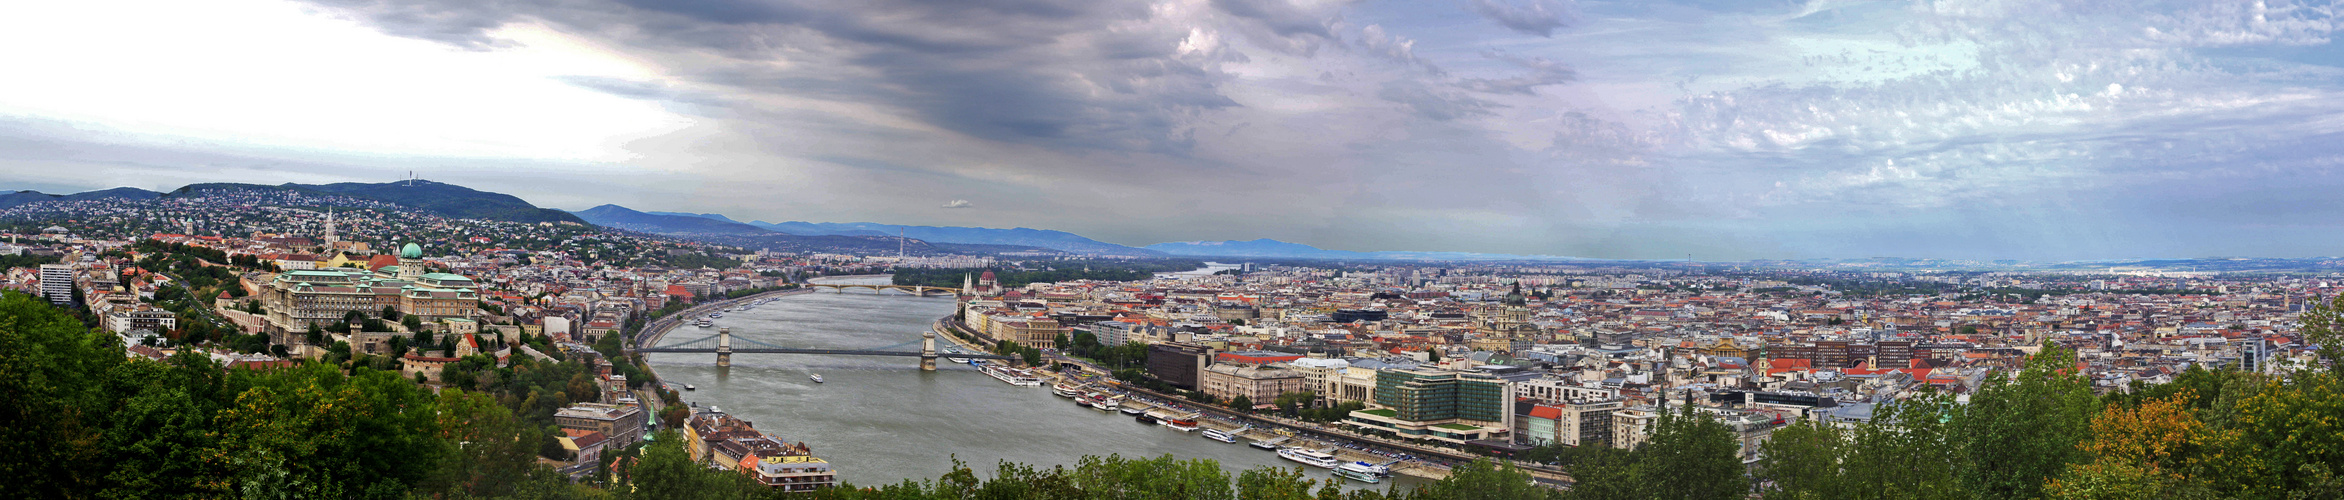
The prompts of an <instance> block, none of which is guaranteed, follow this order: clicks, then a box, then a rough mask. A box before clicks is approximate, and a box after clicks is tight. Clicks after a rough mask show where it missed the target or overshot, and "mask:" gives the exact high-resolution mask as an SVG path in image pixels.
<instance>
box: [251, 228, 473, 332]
mask: <svg viewBox="0 0 2344 500" xmlns="http://www.w3.org/2000/svg"><path fill="white" fill-rule="evenodd" d="M260 295H261V296H260V299H261V304H262V305H263V306H265V307H267V309H268V331H269V336H270V340H271V341H272V342H275V343H278V344H284V345H288V346H297V345H305V344H307V343H308V339H307V338H306V336H305V335H303V334H304V333H305V332H307V331H309V325H320V326H323V325H327V324H332V323H338V322H341V321H342V318H343V317H345V316H347V315H348V314H349V313H350V312H352V311H357V312H359V313H361V314H365V315H366V316H367V317H369V318H373V317H377V316H380V315H381V314H382V310H383V308H386V307H388V308H392V309H395V310H397V311H399V313H400V314H408V315H416V316H420V317H421V318H422V319H423V320H424V322H426V323H432V322H438V321H440V320H444V319H451V318H455V319H472V318H476V317H478V316H480V307H479V301H480V287H479V284H478V283H475V282H474V281H473V280H472V278H468V277H465V276H463V275H458V274H448V273H431V272H425V269H424V262H423V247H421V246H419V245H416V244H414V243H408V244H407V246H406V247H405V248H401V249H399V264H398V265H395V266H383V267H381V268H378V269H375V270H373V271H367V270H364V269H358V268H327V269H310V270H299V271H288V272H284V273H280V274H278V275H277V276H276V278H275V279H273V280H270V282H269V284H268V287H267V289H265V290H263V291H262V292H261V294H260ZM355 340H356V339H353V343H357V342H356V341H355ZM366 350H367V351H369V352H373V351H374V350H375V349H374V348H366Z"/></svg>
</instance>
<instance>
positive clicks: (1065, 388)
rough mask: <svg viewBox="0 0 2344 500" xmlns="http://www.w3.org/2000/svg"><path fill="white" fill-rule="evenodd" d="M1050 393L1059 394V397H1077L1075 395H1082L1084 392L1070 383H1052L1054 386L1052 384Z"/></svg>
mask: <svg viewBox="0 0 2344 500" xmlns="http://www.w3.org/2000/svg"><path fill="white" fill-rule="evenodd" d="M1050 395H1052V396H1058V397H1062V398H1071V397H1075V396H1080V395H1082V392H1080V391H1079V390H1077V389H1075V387H1074V386H1070V385H1066V384H1057V385H1052V386H1050Z"/></svg>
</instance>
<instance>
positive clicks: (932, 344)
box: [920, 329, 936, 372]
mask: <svg viewBox="0 0 2344 500" xmlns="http://www.w3.org/2000/svg"><path fill="white" fill-rule="evenodd" d="M920 371H930V372H932V371H936V330H934V329H930V330H928V332H927V333H922V334H920Z"/></svg>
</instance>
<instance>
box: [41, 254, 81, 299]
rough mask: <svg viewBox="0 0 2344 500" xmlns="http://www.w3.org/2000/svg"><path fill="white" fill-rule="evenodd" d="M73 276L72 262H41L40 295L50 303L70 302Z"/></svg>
mask: <svg viewBox="0 0 2344 500" xmlns="http://www.w3.org/2000/svg"><path fill="white" fill-rule="evenodd" d="M73 277H74V269H73V265H72V264H41V297H42V298H45V299H49V303H51V304H58V305H70V304H72V303H73V286H74V285H73Z"/></svg>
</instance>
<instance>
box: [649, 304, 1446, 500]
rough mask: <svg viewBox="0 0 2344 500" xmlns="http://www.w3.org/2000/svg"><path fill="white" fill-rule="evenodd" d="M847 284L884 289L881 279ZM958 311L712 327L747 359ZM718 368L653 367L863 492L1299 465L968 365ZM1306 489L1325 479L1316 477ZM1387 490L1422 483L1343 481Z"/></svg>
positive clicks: (810, 312) (902, 330) (873, 309)
mask: <svg viewBox="0 0 2344 500" xmlns="http://www.w3.org/2000/svg"><path fill="white" fill-rule="evenodd" d="M850 282H867V283H884V282H886V278H862V279H857V280H853V281H850ZM953 304H954V301H953V299H952V298H949V297H930V298H916V297H910V296H907V295H902V294H894V293H890V294H888V295H876V294H872V293H869V292H865V291H861V290H856V291H850V292H848V293H845V294H838V293H830V292H816V293H810V294H804V295H796V296H790V297H785V298H782V299H780V300H776V301H774V302H773V303H770V304H766V305H763V306H758V307H757V308H755V309H751V310H747V311H740V312H731V313H725V315H724V317H723V318H720V319H717V320H716V324H717V326H724V327H731V328H732V331H733V335H734V336H735V339H734V343H733V345H734V347H743V346H744V343H743V342H740V340H741V339H754V340H756V341H759V342H764V343H768V344H773V345H779V346H784V347H806V348H828V349H870V348H878V347H886V346H892V345H897V344H902V343H905V342H914V341H918V340H919V339H920V334H921V332H924V331H926V330H927V328H928V325H929V323H930V322H932V321H934V320H935V319H936V318H939V317H943V316H944V315H947V314H951V313H952V309H953ZM715 333H716V332H715V329H714V328H710V329H699V328H693V327H691V326H683V327H681V328H680V329H679V330H677V331H675V332H673V333H670V334H668V336H667V338H666V340H665V342H666V343H678V342H684V341H689V340H693V339H697V338H700V337H703V336H706V335H713V334H715ZM938 342H939V343H943V342H944V341H943V340H938ZM895 349H896V350H918V349H919V346H918V345H917V344H914V345H911V346H907V347H897V348H895ZM715 360H716V355H714V354H652V355H650V363H651V364H652V365H653V367H654V369H655V370H657V371H658V372H659V375H660V376H661V377H663V378H665V379H666V380H667V381H668V382H671V383H684V384H692V385H694V386H698V388H699V390H697V391H692V392H685V393H684V399H685V400H686V401H692V402H697V403H699V404H701V405H715V406H717V407H718V408H722V409H723V410H724V411H726V412H728V413H731V414H733V415H734V416H737V417H740V418H742V419H746V420H748V421H750V422H753V423H755V424H756V425H757V428H758V429H759V430H763V431H765V432H767V433H770V434H774V435H777V436H779V437H781V438H782V439H784V440H787V441H804V442H805V443H806V444H807V445H808V446H810V447H812V448H813V449H814V454H815V455H817V456H820V457H822V458H824V459H826V460H829V461H830V462H831V464H832V465H833V466H835V467H837V468H838V471H839V479H841V480H843V481H846V482H850V483H854V484H858V485H872V486H875V485H881V484H891V483H896V482H901V481H902V480H904V479H920V480H930V479H935V478H936V477H938V476H941V475H943V474H944V473H945V472H948V471H949V469H950V467H951V463H952V458H953V457H954V456H958V457H959V458H960V459H961V460H962V461H964V462H968V464H969V465H970V466H971V467H972V468H974V469H976V470H977V472H978V474H979V475H980V476H984V477H991V476H992V470H993V465H994V463H995V462H996V461H999V460H1009V461H1014V462H1021V463H1026V464H1031V465H1035V466H1038V467H1047V466H1051V465H1059V464H1064V465H1068V466H1072V465H1073V464H1074V463H1075V462H1076V460H1077V459H1078V458H1080V457H1082V456H1083V455H1107V454H1116V453H1119V454H1122V455H1124V456H1127V457H1133V456H1139V457H1154V456H1159V455H1163V454H1167V453H1169V454H1172V455H1173V456H1176V457H1178V458H1182V459H1190V458H1209V459H1213V460H1216V461H1219V462H1220V463H1221V465H1222V467H1223V468H1226V469H1228V470H1229V474H1230V477H1232V478H1234V477H1236V475H1237V473H1238V472H1239V471H1242V470H1244V469H1250V468H1254V467H1260V466H1277V467H1294V466H1297V465H1298V464H1295V463H1293V462H1289V461H1285V460H1281V459H1279V458H1278V457H1277V455H1276V454H1275V453H1271V452H1268V451H1262V450H1257V449H1254V448H1252V447H1248V446H1245V445H1243V444H1226V443H1221V442H1218V441H1212V440H1208V439H1204V438H1202V437H1199V436H1198V435H1197V433H1193V432H1180V431H1175V430H1171V429H1168V428H1164V427H1160V426H1154V425H1143V424H1140V423H1138V422H1133V421H1132V419H1131V418H1130V417H1126V416H1123V415H1122V414H1120V413H1107V412H1101V411H1098V410H1093V409H1090V408H1084V407H1080V406H1075V404H1074V403H1073V402H1072V401H1069V400H1066V399H1062V398H1058V397H1056V396H1051V395H1050V389H1049V388H1048V387H1015V386H1011V385H1009V384H1004V383H1001V381H998V380H994V379H993V378H992V377H988V376H985V374H983V373H978V372H977V371H976V370H975V369H972V368H970V367H969V366H968V365H958V364H950V363H941V362H940V363H939V364H940V365H941V367H940V370H939V371H936V372H922V371H920V369H919V358H909V357H881V356H810V355H793V354H735V355H733V366H732V368H731V369H730V370H729V372H728V371H724V370H719V369H718V368H716V361H715ZM812 374H821V375H822V378H823V379H824V380H825V382H827V383H822V384H816V383H814V382H813V381H812V380H810V379H809V378H808V375H812ZM1239 442H1240V443H1243V442H1244V441H1243V440H1240V441H1239ZM1307 475H1308V476H1309V477H1311V478H1315V479H1330V478H1333V475H1332V474H1329V473H1327V471H1325V470H1323V469H1315V468H1312V469H1309V472H1307ZM1395 482H1397V483H1398V484H1403V485H1413V484H1416V483H1417V482H1418V481H1417V480H1416V479H1414V478H1407V477H1396V478H1394V480H1387V481H1386V482H1385V483H1384V484H1382V485H1368V484H1364V483H1358V482H1348V481H1347V483H1348V484H1349V485H1350V486H1352V487H1364V488H1375V489H1378V490H1381V489H1383V488H1385V487H1386V486H1389V485H1392V484H1394V483H1395Z"/></svg>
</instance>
